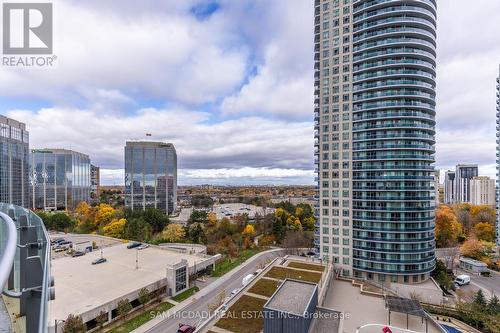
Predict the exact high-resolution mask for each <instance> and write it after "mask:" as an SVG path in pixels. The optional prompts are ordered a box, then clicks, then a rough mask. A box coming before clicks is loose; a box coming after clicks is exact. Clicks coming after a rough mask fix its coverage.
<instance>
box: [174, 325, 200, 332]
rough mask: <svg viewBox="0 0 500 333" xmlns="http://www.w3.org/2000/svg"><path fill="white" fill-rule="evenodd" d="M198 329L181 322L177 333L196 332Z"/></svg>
mask: <svg viewBox="0 0 500 333" xmlns="http://www.w3.org/2000/svg"><path fill="white" fill-rule="evenodd" d="M195 330H196V327H194V326H191V325H187V324H179V329H178V330H177V333H194V331H195Z"/></svg>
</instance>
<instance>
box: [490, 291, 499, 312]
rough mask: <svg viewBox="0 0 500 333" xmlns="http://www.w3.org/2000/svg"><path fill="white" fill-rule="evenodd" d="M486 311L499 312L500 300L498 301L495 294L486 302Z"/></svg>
mask: <svg viewBox="0 0 500 333" xmlns="http://www.w3.org/2000/svg"><path fill="white" fill-rule="evenodd" d="M488 311H489V312H490V313H491V314H500V302H499V301H498V297H497V295H493V297H492V298H490V301H489V302H488Z"/></svg>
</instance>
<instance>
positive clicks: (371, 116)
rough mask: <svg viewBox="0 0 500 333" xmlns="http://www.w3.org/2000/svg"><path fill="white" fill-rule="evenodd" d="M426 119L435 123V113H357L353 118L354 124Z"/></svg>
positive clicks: (404, 111)
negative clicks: (370, 121)
mask: <svg viewBox="0 0 500 333" xmlns="http://www.w3.org/2000/svg"><path fill="white" fill-rule="evenodd" d="M387 118H388V119H406V118H415V119H425V120H431V121H432V122H434V112H424V111H414V110H381V111H374V112H366V113H355V114H353V116H352V121H353V122H359V121H363V120H380V119H382V120H383V119H387Z"/></svg>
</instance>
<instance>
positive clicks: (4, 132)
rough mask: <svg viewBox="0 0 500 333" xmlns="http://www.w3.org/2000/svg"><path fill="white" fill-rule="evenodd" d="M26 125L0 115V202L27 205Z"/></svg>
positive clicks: (27, 137)
mask: <svg viewBox="0 0 500 333" xmlns="http://www.w3.org/2000/svg"><path fill="white" fill-rule="evenodd" d="M28 145H29V133H28V131H26V125H25V124H23V123H21V122H18V121H16V120H14V119H10V118H7V117H4V116H0V202H4V203H10V204H14V205H18V206H22V207H28V206H29V182H28V171H29V165H28V154H29V147H28Z"/></svg>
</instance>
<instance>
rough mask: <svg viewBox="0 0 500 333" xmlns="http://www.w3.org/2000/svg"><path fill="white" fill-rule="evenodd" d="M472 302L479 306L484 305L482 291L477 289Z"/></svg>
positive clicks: (484, 300) (484, 298) (484, 299)
mask: <svg viewBox="0 0 500 333" xmlns="http://www.w3.org/2000/svg"><path fill="white" fill-rule="evenodd" d="M474 304H476V305H478V306H480V307H482V308H483V307H485V306H486V304H487V302H486V297H484V294H483V291H482V290H481V289H479V290H478V291H477V293H476V295H475V296H474Z"/></svg>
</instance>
